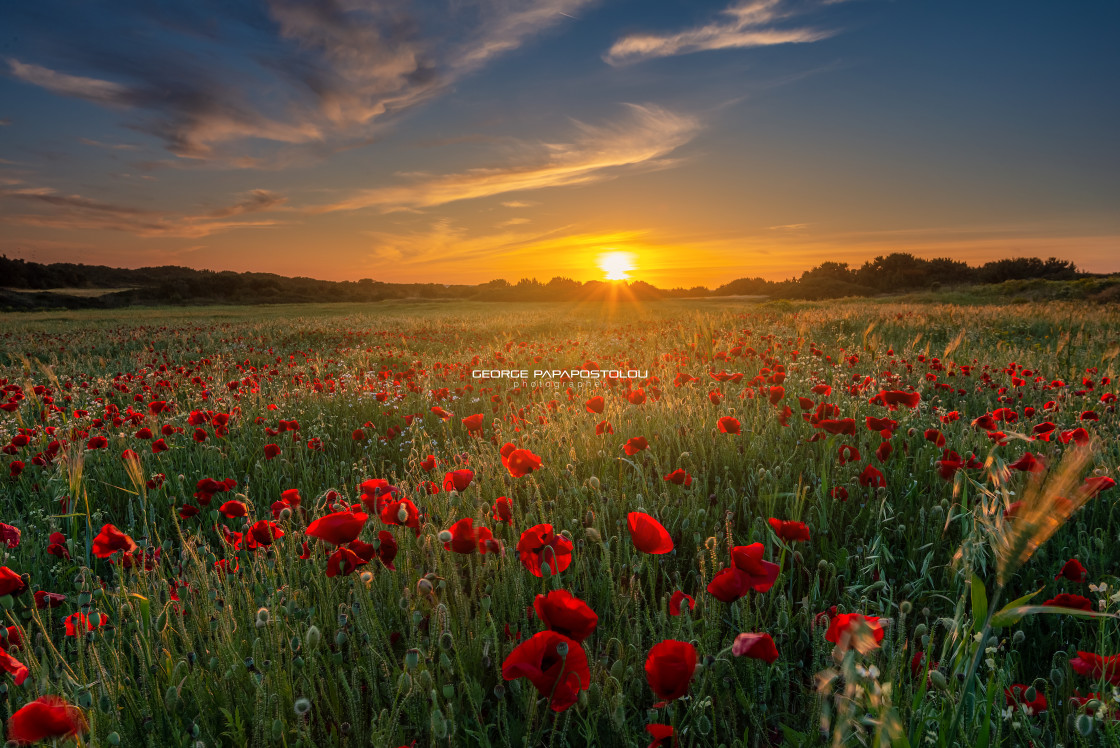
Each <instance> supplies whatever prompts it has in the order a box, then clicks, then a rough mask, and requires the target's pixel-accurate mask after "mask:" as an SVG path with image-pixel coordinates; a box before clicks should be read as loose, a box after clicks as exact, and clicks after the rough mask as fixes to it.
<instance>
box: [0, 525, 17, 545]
mask: <svg viewBox="0 0 1120 748" xmlns="http://www.w3.org/2000/svg"><path fill="white" fill-rule="evenodd" d="M20 535H21V533H20V531H19V528H18V527H14V526H12V525H6V524H4V523H3V522H0V543H3V544H4V545H6V546H8V547H9V548H17V547H19V539H20Z"/></svg>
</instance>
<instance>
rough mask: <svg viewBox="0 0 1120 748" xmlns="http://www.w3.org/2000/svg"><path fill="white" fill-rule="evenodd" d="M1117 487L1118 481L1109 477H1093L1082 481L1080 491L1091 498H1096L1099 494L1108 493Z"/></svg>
mask: <svg viewBox="0 0 1120 748" xmlns="http://www.w3.org/2000/svg"><path fill="white" fill-rule="evenodd" d="M1115 485H1116V481H1115V480H1113V479H1112V478H1109V477H1108V476H1107V475H1092V476H1089V477H1088V478H1086V479H1085V480H1084V481H1082V483H1081V487H1080V488H1079V489H1078V490H1080V491H1081V492H1082V493H1084V494H1087V495H1088V496H1089V498H1094V497H1095V496H1096V495H1097V494H1099V493H1102V492H1104V491H1107V490H1108V489H1110V488H1112V487H1113V486H1115Z"/></svg>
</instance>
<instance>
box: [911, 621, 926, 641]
mask: <svg viewBox="0 0 1120 748" xmlns="http://www.w3.org/2000/svg"><path fill="white" fill-rule="evenodd" d="M928 633H929V626H927V625H925V624H924V623H919V624H918V625H917V626H915V627H914V636H917V637H919V638H921V637H923V636H925V635H926V634H928Z"/></svg>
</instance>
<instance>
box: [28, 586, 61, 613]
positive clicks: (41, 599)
mask: <svg viewBox="0 0 1120 748" xmlns="http://www.w3.org/2000/svg"><path fill="white" fill-rule="evenodd" d="M64 602H66V595H63V594H60V593H58V592H45V591H43V590H36V592H35V607H36V608H38V609H39V610H43V609H44V608H57V607H58V606H59V605H62V604H63V603H64Z"/></svg>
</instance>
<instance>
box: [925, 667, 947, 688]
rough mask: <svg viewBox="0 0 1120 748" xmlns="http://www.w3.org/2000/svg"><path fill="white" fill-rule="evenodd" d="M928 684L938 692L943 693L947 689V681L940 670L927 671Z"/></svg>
mask: <svg viewBox="0 0 1120 748" xmlns="http://www.w3.org/2000/svg"><path fill="white" fill-rule="evenodd" d="M929 682H930V683H932V684H933V687H934V688H936V689H937V690H939V691H945V690H947V689H948V688H949V681H947V680H946V679H945V676H944V675H942V673H941V671H940V670H930V671H929Z"/></svg>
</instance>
